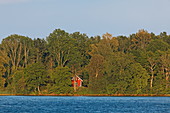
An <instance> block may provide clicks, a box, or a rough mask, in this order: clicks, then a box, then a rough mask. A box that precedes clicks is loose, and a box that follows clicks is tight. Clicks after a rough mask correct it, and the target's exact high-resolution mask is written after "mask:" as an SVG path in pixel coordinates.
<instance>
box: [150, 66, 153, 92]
mask: <svg viewBox="0 0 170 113" xmlns="http://www.w3.org/2000/svg"><path fill="white" fill-rule="evenodd" d="M153 79H154V72H153V69H151V81H150V88H151V89H152V87H153Z"/></svg>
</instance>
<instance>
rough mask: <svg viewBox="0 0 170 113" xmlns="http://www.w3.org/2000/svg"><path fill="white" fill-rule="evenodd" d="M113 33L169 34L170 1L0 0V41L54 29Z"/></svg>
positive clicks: (40, 35)
mask: <svg viewBox="0 0 170 113" xmlns="http://www.w3.org/2000/svg"><path fill="white" fill-rule="evenodd" d="M58 28H60V29H63V30H65V31H66V32H69V33H73V32H76V31H79V32H81V33H86V34H87V35H88V36H96V35H100V36H101V35H102V34H104V33H106V32H109V33H111V34H113V35H114V36H118V35H126V36H128V35H129V34H132V33H136V32H137V31H138V30H139V29H145V30H147V31H149V32H154V33H155V34H159V33H160V32H163V31H166V32H167V33H168V34H169V33H170V0H0V41H1V40H2V39H3V38H6V37H7V36H9V35H11V34H19V35H24V36H28V37H30V38H45V37H46V36H48V35H49V34H50V33H51V32H53V30H54V29H58Z"/></svg>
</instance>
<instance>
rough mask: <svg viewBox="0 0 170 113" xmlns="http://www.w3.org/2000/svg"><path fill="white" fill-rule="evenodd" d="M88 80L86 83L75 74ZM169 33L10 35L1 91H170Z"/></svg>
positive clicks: (1, 58)
mask: <svg viewBox="0 0 170 113" xmlns="http://www.w3.org/2000/svg"><path fill="white" fill-rule="evenodd" d="M77 75H78V76H79V77H80V78H82V79H83V87H79V88H76V89H77V90H75V88H73V87H72V85H71V78H72V77H74V76H77ZM169 77H170V35H167V33H166V32H162V33H160V35H155V34H154V33H148V32H147V31H146V30H143V29H142V30H139V31H138V32H137V33H135V34H131V35H129V36H128V37H127V36H117V37H113V36H112V35H111V34H109V33H106V34H104V35H103V36H102V37H100V36H95V37H88V36H87V35H86V34H81V33H79V32H75V33H71V34H70V33H67V32H65V31H64V30H61V29H56V30H54V31H53V32H52V33H51V34H50V35H49V36H48V37H46V38H45V39H40V38H36V39H32V38H29V37H26V36H21V35H17V34H14V35H10V36H8V37H6V38H4V39H3V40H2V42H1V44H0V93H12V94H73V93H74V94H75V93H77V94H170V81H169Z"/></svg>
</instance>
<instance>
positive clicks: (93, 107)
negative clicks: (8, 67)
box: [0, 96, 170, 113]
mask: <svg viewBox="0 0 170 113" xmlns="http://www.w3.org/2000/svg"><path fill="white" fill-rule="evenodd" d="M125 112H126V113H170V97H81V96H80V97H54V96H0V113H125Z"/></svg>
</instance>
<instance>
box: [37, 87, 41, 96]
mask: <svg viewBox="0 0 170 113" xmlns="http://www.w3.org/2000/svg"><path fill="white" fill-rule="evenodd" d="M37 89H38V94H41V91H40V86H39V85H38V87H37Z"/></svg>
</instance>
